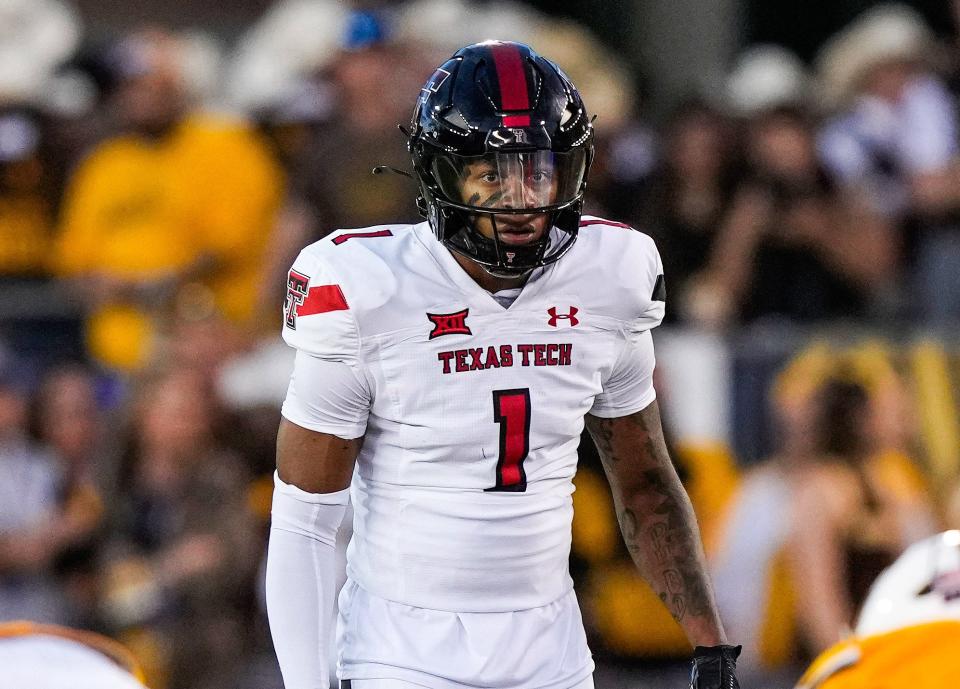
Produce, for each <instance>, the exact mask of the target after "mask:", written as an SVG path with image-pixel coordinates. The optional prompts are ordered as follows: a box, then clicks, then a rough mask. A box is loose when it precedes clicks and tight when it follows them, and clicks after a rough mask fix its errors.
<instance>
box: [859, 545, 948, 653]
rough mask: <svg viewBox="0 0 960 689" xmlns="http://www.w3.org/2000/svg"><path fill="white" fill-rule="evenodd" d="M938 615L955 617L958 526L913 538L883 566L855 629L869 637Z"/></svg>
mask: <svg viewBox="0 0 960 689" xmlns="http://www.w3.org/2000/svg"><path fill="white" fill-rule="evenodd" d="M942 620H956V621H958V622H960V531H945V532H943V533H941V534H937V535H936V536H931V537H930V538H927V539H925V540H923V541H920V542H918V543H914V544H913V545H912V546H910V547H909V548H907V550H906V551H905V552H904V553H903V555H901V556H900V557H899V558H898V559H897V561H896V562H894V563H893V564H892V565H890V567H888V568H887V569H886V570H884V572H883V574H881V575H880V576H879V577H878V578H877V580H876V582H874V584H873V587H872V588H871V589H870V594H869V595H868V596H867V599H866V601H864V603H863V609H862V610H861V611H860V615H859V617H858V619H857V627H856V631H857V634H859V635H860V636H872V635H874V634H882V633H884V632H889V631H893V630H895V629H901V628H903V627H909V626H912V625H916V624H923V623H925V622H938V621H942Z"/></svg>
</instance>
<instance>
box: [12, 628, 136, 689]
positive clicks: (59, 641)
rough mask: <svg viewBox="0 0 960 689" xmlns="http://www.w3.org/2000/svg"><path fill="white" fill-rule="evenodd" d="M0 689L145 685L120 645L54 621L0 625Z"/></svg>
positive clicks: (115, 688) (105, 688) (128, 688)
mask: <svg viewBox="0 0 960 689" xmlns="http://www.w3.org/2000/svg"><path fill="white" fill-rule="evenodd" d="M0 689H144V684H143V672H142V671H141V669H140V667H139V666H138V665H137V663H136V661H135V660H134V658H133V656H132V655H131V654H130V652H129V651H128V650H127V649H126V648H124V647H123V646H122V645H121V644H119V643H117V642H116V641H114V640H113V639H108V638H107V637H105V636H100V635H99V634H94V633H92V632H86V631H80V630H77V629H68V628H67V627H60V626H57V625H52V624H35V623H33V622H24V621H17V622H5V623H3V624H0Z"/></svg>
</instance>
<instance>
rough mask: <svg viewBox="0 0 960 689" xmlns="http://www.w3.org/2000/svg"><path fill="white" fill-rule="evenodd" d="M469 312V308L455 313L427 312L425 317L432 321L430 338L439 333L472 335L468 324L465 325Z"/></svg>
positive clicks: (438, 335) (439, 334)
mask: <svg viewBox="0 0 960 689" xmlns="http://www.w3.org/2000/svg"><path fill="white" fill-rule="evenodd" d="M469 314H470V309H464V310H463V311H457V312H456V313H428V314H427V318H429V319H430V322H431V323H433V330H432V331H430V339H431V340H432V339H433V338H435V337H440V336H441V335H473V333H472V332H471V331H470V326H468V325H467V316H468V315H469Z"/></svg>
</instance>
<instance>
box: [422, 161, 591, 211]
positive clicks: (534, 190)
mask: <svg viewBox="0 0 960 689" xmlns="http://www.w3.org/2000/svg"><path fill="white" fill-rule="evenodd" d="M432 167H433V169H432V170H431V172H432V173H433V178H434V179H435V180H436V182H437V184H438V186H439V188H440V192H441V193H442V195H443V196H444V197H445V198H444V201H447V202H450V203H452V204H453V205H457V206H460V207H463V208H466V209H477V210H481V211H487V212H496V213H523V212H531V211H542V210H550V209H553V208H558V207H562V206H565V205H567V204H570V203H572V202H573V201H576V200H577V198H578V197H579V195H580V192H581V189H582V186H583V180H584V176H585V175H586V169H587V151H586V150H585V149H582V148H577V149H574V150H571V151H568V152H564V153H555V152H553V151H543V150H539V151H530V152H526V153H506V152H498V153H489V154H486V155H482V156H459V155H454V154H445V155H444V154H441V155H437V156H434V158H433V161H432Z"/></svg>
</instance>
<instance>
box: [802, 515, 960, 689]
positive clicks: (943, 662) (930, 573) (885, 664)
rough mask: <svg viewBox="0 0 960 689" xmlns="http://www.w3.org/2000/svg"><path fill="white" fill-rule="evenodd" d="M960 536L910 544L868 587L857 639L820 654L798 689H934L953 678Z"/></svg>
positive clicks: (959, 665) (959, 664) (959, 666)
mask: <svg viewBox="0 0 960 689" xmlns="http://www.w3.org/2000/svg"><path fill="white" fill-rule="evenodd" d="M958 648H960V531H946V532H944V533H942V534H938V535H936V536H932V537H930V538H928V539H926V540H923V541H920V542H919V543H915V544H914V545H912V546H910V547H909V548H908V549H907V550H906V552H904V554H903V555H901V556H900V558H899V559H898V560H897V561H896V562H895V563H894V564H892V565H891V566H890V567H889V568H887V570H886V571H884V573H883V574H881V575H880V577H879V578H878V579H877V581H876V582H875V583H874V585H873V588H871V590H870V595H869V596H867V600H866V601H864V604H863V610H862V611H861V612H860V615H859V617H858V618H857V627H856V635H855V636H854V637H853V638H851V639H848V640H846V641H843V642H841V643H839V644H837V645H836V646H834V647H833V648H830V649H827V650H826V651H824V652H823V653H822V654H821V655H820V657H819V658H817V660H815V661H814V663H813V664H812V665H811V666H810V669H809V670H807V672H806V674H805V675H804V676H803V677H802V678H801V679H800V683H799V684H798V685H797V689H901V688H902V687H911V688H913V689H939V688H940V687H949V686H953V683H954V682H956V681H957V675H958V674H960V655H958V654H957V649H958Z"/></svg>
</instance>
